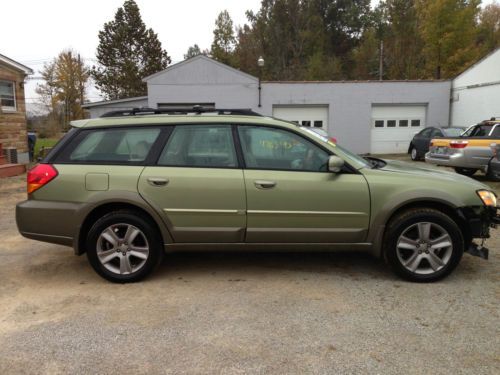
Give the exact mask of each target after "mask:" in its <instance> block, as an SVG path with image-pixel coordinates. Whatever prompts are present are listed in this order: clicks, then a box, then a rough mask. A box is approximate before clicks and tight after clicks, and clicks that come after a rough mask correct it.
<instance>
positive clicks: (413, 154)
mask: <svg viewBox="0 0 500 375" xmlns="http://www.w3.org/2000/svg"><path fill="white" fill-rule="evenodd" d="M410 157H411V160H413V161H419V160H420V155H419V154H418V151H417V149H416V147H415V146H413V145H411V148H410Z"/></svg>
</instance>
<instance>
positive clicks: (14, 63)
mask: <svg viewBox="0 0 500 375" xmlns="http://www.w3.org/2000/svg"><path fill="white" fill-rule="evenodd" d="M0 62H2V63H4V64H6V65H8V66H10V67H12V68H14V69H16V70H20V71H21V72H24V74H26V75H29V74H33V69H31V68H28V67H27V66H26V65H23V64H21V63H18V62H17V61H14V60H12V59H11V58H9V57H7V56H5V55H2V54H0Z"/></svg>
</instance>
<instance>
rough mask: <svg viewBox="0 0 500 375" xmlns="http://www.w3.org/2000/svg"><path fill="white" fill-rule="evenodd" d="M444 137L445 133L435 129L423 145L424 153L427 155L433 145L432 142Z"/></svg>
mask: <svg viewBox="0 0 500 375" xmlns="http://www.w3.org/2000/svg"><path fill="white" fill-rule="evenodd" d="M442 137H443V132H442V131H441V129H438V128H433V129H432V131H431V132H430V135H429V137H427V138H426V139H425V143H424V144H423V152H424V153H427V152H429V146H430V144H431V140H433V139H434V138H442Z"/></svg>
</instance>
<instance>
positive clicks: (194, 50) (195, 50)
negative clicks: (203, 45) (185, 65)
mask: <svg viewBox="0 0 500 375" xmlns="http://www.w3.org/2000/svg"><path fill="white" fill-rule="evenodd" d="M202 54H203V52H202V51H201V49H200V47H199V46H198V44H194V45H192V46H191V47H189V48H188V50H187V52H186V53H185V54H184V60H187V59H190V58H192V57H195V56H198V55H202Z"/></svg>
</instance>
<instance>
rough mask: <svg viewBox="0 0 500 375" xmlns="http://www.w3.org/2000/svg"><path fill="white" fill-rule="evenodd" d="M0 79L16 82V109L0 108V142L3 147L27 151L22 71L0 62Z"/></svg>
mask: <svg viewBox="0 0 500 375" xmlns="http://www.w3.org/2000/svg"><path fill="white" fill-rule="evenodd" d="M0 80H5V81H13V82H15V84H16V111H15V112H6V111H2V109H1V108H0V143H2V145H3V147H4V148H5V147H17V151H18V152H27V151H28V141H27V135H26V106H25V101H24V73H23V72H19V71H17V70H14V69H12V68H10V67H8V66H7V65H4V64H2V63H0Z"/></svg>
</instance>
